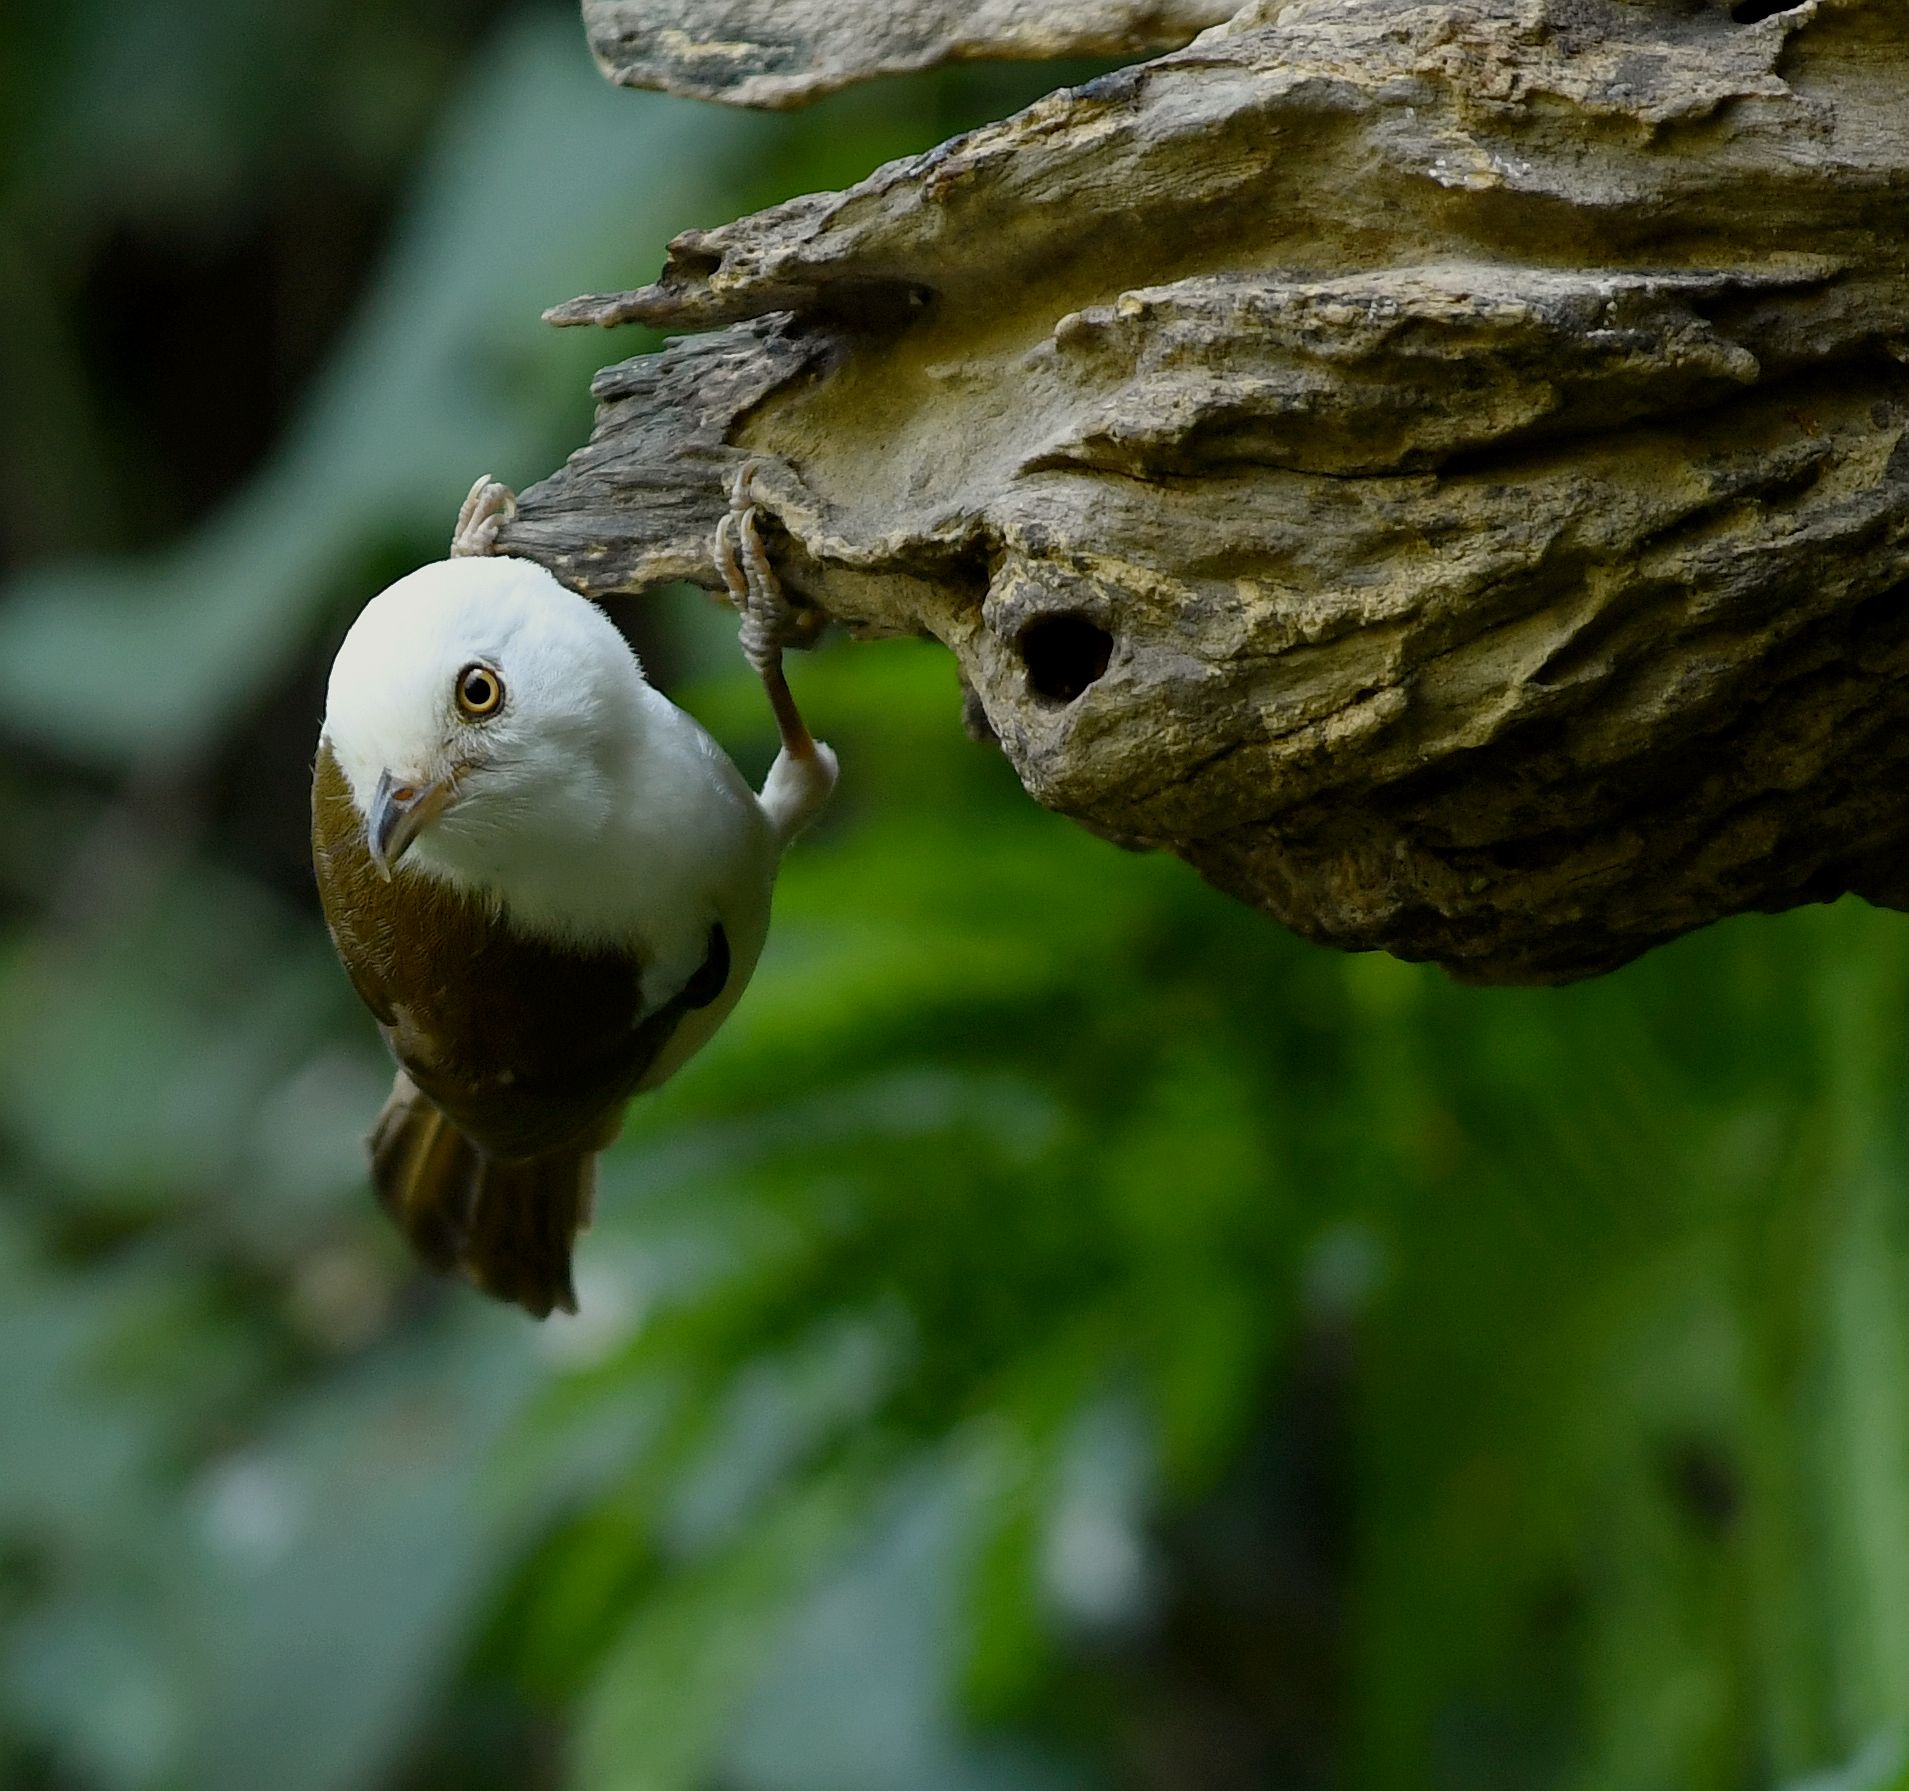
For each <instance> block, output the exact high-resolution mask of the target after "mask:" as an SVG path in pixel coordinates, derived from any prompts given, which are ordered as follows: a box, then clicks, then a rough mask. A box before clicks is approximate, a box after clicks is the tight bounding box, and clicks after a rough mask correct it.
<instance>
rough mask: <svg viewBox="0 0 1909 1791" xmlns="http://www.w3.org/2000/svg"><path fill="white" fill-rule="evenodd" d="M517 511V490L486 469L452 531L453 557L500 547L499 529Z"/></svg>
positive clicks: (491, 551)
mask: <svg viewBox="0 0 1909 1791" xmlns="http://www.w3.org/2000/svg"><path fill="white" fill-rule="evenodd" d="M516 514H517V494H516V492H514V491H512V490H511V488H510V487H509V486H508V485H505V484H502V483H500V482H499V481H498V480H496V479H493V478H492V477H491V476H490V474H489V473H485V474H484V475H483V476H482V477H481V478H480V479H479V480H478V481H477V483H476V484H475V485H473V486H472V487H471V490H470V495H469V496H468V497H467V498H465V500H464V507H463V508H462V509H461V510H459V511H458V513H457V527H456V528H455V529H453V530H452V531H451V558H452V559H454V560H457V559H464V558H466V557H468V556H471V555H475V554H488V553H495V552H496V551H497V531H498V530H499V529H500V528H502V527H503V526H504V524H505V523H507V522H509V521H510V519H511V518H512V517H513V516H515V515H516Z"/></svg>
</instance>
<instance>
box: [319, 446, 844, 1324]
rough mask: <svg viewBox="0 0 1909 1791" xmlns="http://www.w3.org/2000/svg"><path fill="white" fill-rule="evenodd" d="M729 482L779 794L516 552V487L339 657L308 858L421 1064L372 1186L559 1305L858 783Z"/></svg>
mask: <svg viewBox="0 0 1909 1791" xmlns="http://www.w3.org/2000/svg"><path fill="white" fill-rule="evenodd" d="M734 499H735V501H734V504H733V506H732V509H731V511H730V514H729V515H728V516H727V517H725V519H724V522H723V526H722V528H721V529H720V530H719V531H718V534H717V540H716V559H717V563H718V565H719V566H720V567H721V569H722V571H723V574H724V577H725V580H726V582H727V583H728V585H729V588H730V591H731V594H732V595H733V596H734V598H735V600H736V602H737V604H738V607H739V608H740V609H741V611H742V615H743V627H742V638H743V647H744V651H745V653H746V654H747V655H748V657H749V659H750V661H751V663H752V664H753V665H754V666H755V667H756V669H757V671H758V673H759V674H760V675H761V677H762V680H763V683H764V685H765V687H766V689H767V690H768V693H769V698H770V702H771V705H772V707H773V708H774V711H775V715H776V720H777V723H778V726H779V728H780V730H781V736H782V750H781V752H780V754H779V755H778V757H777V759H776V762H775V764H774V766H773V767H772V768H771V770H770V772H769V776H768V779H767V781H766V782H765V783H764V785H763V787H762V791H761V793H760V794H759V795H758V794H757V793H756V792H755V791H753V790H751V789H750V788H749V786H748V784H747V783H746V782H745V781H744V779H743V777H742V774H741V773H740V772H739V771H737V769H736V768H735V766H734V765H733V764H731V762H730V760H729V758H728V755H727V754H725V753H724V752H723V750H722V748H721V747H720V746H718V745H717V744H716V743H715V741H714V740H712V739H711V738H710V737H709V735H708V734H706V733H705V732H704V731H703V729H702V728H701V727H700V726H699V725H698V724H697V723H696V722H695V721H693V720H692V719H691V718H690V717H689V716H687V715H686V714H684V713H683V711H682V710H680V709H678V708H677V707H676V705H675V704H673V703H672V702H670V701H669V699H668V698H667V697H665V696H663V695H662V694H661V693H660V692H658V691H656V690H654V689H652V688H651V687H650V685H649V684H648V683H647V682H646V681H645V679H644V676H643V672H642V669H641V667H640V666H639V665H638V663H637V660H636V656H635V655H634V654H633V653H632V652H631V651H630V649H629V647H628V646H627V645H626V644H625V642H624V640H623V637H622V636H621V635H620V634H619V633H618V632H617V630H616V628H615V626H614V625H613V624H612V623H611V621H610V620H609V618H608V617H607V616H606V615H605V614H604V613H603V611H602V610H600V609H598V608H597V607H596V605H594V604H593V603H591V602H589V601H588V600H587V599H585V598H583V597H580V596H578V595H577V594H576V593H575V592H573V591H570V590H567V589H566V588H565V587H564V586H563V585H561V584H559V583H558V582H557V580H556V579H555V578H553V577H552V576H551V575H550V574H549V573H548V572H547V571H545V570H544V569H543V568H542V567H541V566H538V565H536V564H535V563H533V562H532V561H529V560H522V559H515V558H511V557H508V556H502V555H494V554H493V551H492V550H493V548H494V545H495V541H496V535H497V528H498V524H499V522H500V520H502V519H504V518H505V517H507V516H508V514H509V511H510V507H511V504H512V499H511V496H510V493H509V492H508V491H507V490H505V489H504V487H502V486H500V485H496V484H494V483H492V482H491V481H489V480H479V481H478V484H477V485H476V486H475V487H474V488H473V490H472V493H471V497H470V499H469V500H467V502H466V504H465V507H464V513H463V514H462V516H460V518H459V521H458V530H457V534H456V537H455V539H454V541H453V545H452V557H451V558H450V559H448V560H443V561H440V562H438V563H437V564H435V565H430V566H425V567H422V568H421V569H420V570H418V571H416V572H413V573H411V574H409V575H408V576H407V577H405V578H401V579H399V580H398V581H397V583H396V584H394V585H392V586H390V587H389V588H388V589H386V590H384V591H381V592H380V593H379V594H378V595H377V596H376V597H374V598H373V599H372V600H371V602H370V603H368V604H367V605H366V606H365V609H364V611H363V613H362V614H361V615H360V616H359V617H358V619H357V621H356V622H355V623H354V624H353V625H352V628H351V631H350V633H349V634H347V635H346V637H345V640H344V644H343V645H342V646H341V647H340V648H339V650H338V657H337V659H336V660H335V661H334V662H333V665H332V671H331V684H330V688H329V691H328V693H327V697H326V705H325V722H324V728H323V731H322V733H321V735H320V738H319V743H318V758H317V765H316V771H315V775H314V779H313V784H312V860H313V864H314V866H315V868H316V871H317V877H318V890H319V895H320V898H321V900H322V902H323V904H324V910H325V918H326V921H327V922H328V923H329V925H330V928H331V935H332V939H333V941H334V943H335V944H336V946H337V948H338V956H339V958H340V959H341V960H342V961H343V963H344V966H345V970H346V973H347V974H348V975H349V976H350V978H351V981H352V984H353V986H354V987H355V988H356V989H357V991H358V993H359V995H360V996H361V997H362V998H363V1000H364V1003H365V1005H366V1006H367V1007H369V1008H370V1009H371V1011H372V1013H373V1014H374V1015H376V1017H377V1020H378V1024H379V1026H380V1027H381V1028H382V1030H383V1032H384V1036H385V1039H386V1042H387V1043H388V1044H389V1045H390V1047H391V1050H392V1052H393V1054H394V1055H395V1056H396V1058H397V1060H398V1066H399V1067H398V1074H397V1081H396V1084H395V1085H394V1087H393V1088H392V1091H391V1098H390V1100H389V1101H387V1102H386V1103H385V1107H384V1111H383V1113H382V1114H380V1116H379V1118H378V1121H377V1124H376V1126H375V1127H374V1128H373V1131H372V1134H371V1173H372V1180H373V1182H374V1184H375V1185H376V1188H377V1191H378V1195H379V1198H380V1199H381V1200H382V1201H383V1203H384V1205H385V1207H386V1209H387V1210H388V1211H389V1212H390V1213H391V1215H392V1217H393V1218H394V1219H395V1220H396V1221H397V1223H398V1225H399V1226H400V1227H401V1229H402V1230H403V1231H404V1233H405V1235H406V1236H407V1237H408V1238H409V1239H410V1241H411V1243H412V1245H413V1247H414V1248H415V1249H416V1250H417V1252H418V1254H419V1255H420V1256H422V1257H423V1258H424V1260H425V1261H426V1262H428V1263H430V1264H431V1265H432V1266H434V1267H435V1268H438V1269H440V1270H452V1269H458V1270H462V1271H463V1272H464V1273H465V1274H467V1275H468V1276H469V1277H470V1278H471V1279H472V1280H473V1281H474V1282H476V1284H477V1285H478V1286H479V1287H481V1288H483V1289H484V1290H485V1291H486V1292H488V1293H491V1294H495V1295H496V1296H497V1297H499V1298H500V1299H505V1300H514V1301H515V1302H516V1303H517V1304H518V1305H520V1306H522V1307H524V1308H525V1309H526V1310H527V1311H529V1312H531V1313H534V1314H535V1315H537V1316H538V1317H540V1318H541V1317H543V1316H545V1315H546V1314H548V1313H549V1312H550V1310H551V1309H552V1308H553V1307H561V1308H563V1309H565V1310H574V1309H575V1293H574V1290H573V1287H572V1284H571V1275H570V1256H571V1247H572V1244H573V1241H574V1239H575V1236H576V1233H577V1231H578V1230H579V1228H580V1227H581V1226H583V1225H584V1224H586V1223H587V1222H588V1220H589V1216H590V1202H591V1193H592V1187H593V1181H594V1170H595V1159H596V1154H597V1152H599V1151H600V1150H602V1149H603V1148H604V1146H605V1145H607V1144H608V1143H610V1141H611V1140H612V1139H613V1138H614V1137H615V1136H616V1134H617V1131H618V1129H619V1128H620V1126H621V1124H622V1119H623V1110H624V1107H625V1106H626V1104H627V1103H628V1101H629V1100H630V1097H631V1096H632V1095H634V1094H637V1093H639V1092H640V1091H642V1090H644V1089H648V1088H654V1087H656V1086H657V1085H658V1084H659V1083H661V1082H663V1081H664V1080H666V1079H667V1078H668V1077H669V1076H670V1075H671V1074H673V1073H674V1072H675V1071H676V1070H677V1069H678V1068H679V1067H680V1066H681V1065H682V1064H683V1063H685V1062H686V1061H687V1060H688V1059H689V1058H690V1057H691V1056H692V1055H694V1053H695V1052H696V1051H697V1050H698V1049H699V1048H700V1047H701V1046H702V1045H704V1044H705V1043H707V1041H708V1040H709V1038H710V1037H711V1035H712V1034H713V1033H714V1032H715V1031H716V1029H717V1027H719V1026H720V1025H721V1024H722V1022H723V1020H724V1018H725V1017H726V1016H727V1014H728V1013H729V1011H730V1009H731V1008H733V1007H734V1006H735V1004H736V1001H737V999H738V998H739V997H740V996H741V994H742V991H743V989H744V987H745V986H746V984H747V983H748V981H749V977H750V973H751V972H752V971H753V969H754V968H755V963H756V959H757V956H758V955H759V953H760V952H761V950H762V944H763V939H764V937H765V935H766V933H767V931H768V925H769V900H770V892H771V890H772V888H773V886H774V883H775V876H776V866H777V863H778V861H779V859H780V857H781V854H782V851H783V848H784V847H786V846H787V845H788V843H789V841H790V840H791V839H793V838H794V837H795V835H796V834H797V833H799V832H800V831H801V830H802V828H803V827H804V826H806V825H807V824H808V822H809V821H810V820H811V819H813V818H814V816H815V814H816V812H817V811H818V810H819V809H820V808H821V806H822V804H823V803H824V802H825V801H826V800H827V799H828V795H829V792H830V791H831V790H832V789H833V788H834V785H835V771H836V766H835V757H834V755H833V754H832V753H831V752H830V751H829V749H828V748H827V747H826V746H824V745H822V744H821V743H819V742H817V741H815V740H813V739H811V738H810V736H809V733H808V730H807V728H806V727H804V726H803V724H802V720H801V717H800V716H799V715H798V714H797V712H796V708H795V704H794V702H793V700H792V698H791V697H790V694H789V688H788V684H787V682H786V681H785V680H784V678H783V675H782V669H781V644H782V640H783V637H784V634H785V631H786V627H787V621H788V614H789V612H788V609H787V606H786V604H785V603H784V600H783V597H782V593H781V591H780V588H779V586H778V585H777V583H776V580H775V577H774V574H773V572H772V571H771V569H770V566H769V563H768V559H767V556H766V555H765V554H764V552H763V549H762V543H761V539H760V536H759V534H758V533H757V529H756V519H755V511H754V508H753V507H752V506H751V505H750V504H749V502H748V475H747V469H745V471H744V473H743V475H741V476H740V477H739V478H738V480H737V485H736V490H735V493H734Z"/></svg>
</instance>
